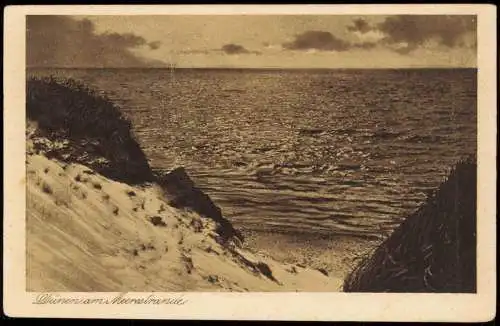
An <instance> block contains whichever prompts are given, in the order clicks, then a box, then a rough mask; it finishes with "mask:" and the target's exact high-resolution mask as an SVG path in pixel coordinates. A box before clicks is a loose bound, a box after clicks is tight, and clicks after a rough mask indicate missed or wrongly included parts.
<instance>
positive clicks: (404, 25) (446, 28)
mask: <svg viewBox="0 0 500 326" xmlns="http://www.w3.org/2000/svg"><path fill="white" fill-rule="evenodd" d="M347 30H349V31H351V32H361V33H363V34H366V33H368V32H370V31H378V32H380V33H381V34H382V35H384V36H383V37H382V38H381V40H380V43H381V44H383V45H385V46H388V47H389V48H391V49H393V50H394V51H396V52H398V53H400V54H408V53H410V52H412V51H414V50H416V49H417V48H419V47H421V46H422V45H424V43H426V42H427V41H431V40H432V41H436V42H437V43H438V44H439V45H441V46H445V47H449V48H453V47H462V46H467V45H466V40H465V38H466V36H467V35H469V36H470V35H471V34H474V33H475V32H476V18H475V16H450V15H399V16H390V17H387V18H386V19H385V20H384V21H382V22H381V23H379V24H377V25H374V26H372V25H370V24H368V23H367V22H366V21H365V20H363V19H356V20H354V21H353V25H351V26H348V27H347ZM472 42H473V46H474V47H475V38H474V40H472ZM370 46H371V45H370ZM469 46H470V45H469Z"/></svg>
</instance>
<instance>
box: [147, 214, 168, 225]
mask: <svg viewBox="0 0 500 326" xmlns="http://www.w3.org/2000/svg"><path fill="white" fill-rule="evenodd" d="M149 221H150V222H151V224H153V225H154V226H159V227H166V226H167V224H166V223H165V222H164V221H163V219H162V218H161V217H160V216H151V217H149Z"/></svg>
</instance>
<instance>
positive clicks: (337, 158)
mask: <svg viewBox="0 0 500 326" xmlns="http://www.w3.org/2000/svg"><path fill="white" fill-rule="evenodd" d="M28 75H29V76H33V75H34V76H49V75H52V76H55V77H65V78H73V79H76V80H79V81H82V82H84V83H85V84H86V85H88V86H89V87H91V88H94V89H96V90H98V91H99V92H100V93H102V94H104V95H106V96H107V97H109V98H110V99H111V100H112V101H114V102H115V103H116V104H117V105H119V106H120V107H121V108H122V110H123V111H124V112H125V114H126V115H127V116H128V117H129V118H130V119H131V121H132V123H133V128H134V134H135V136H136V138H137V140H138V142H139V143H140V144H141V146H142V148H143V150H144V152H145V153H146V155H147V157H148V158H149V160H150V164H151V166H152V167H153V168H155V169H158V170H162V169H163V170H169V169H172V168H175V167H179V166H183V167H185V169H186V170H187V172H188V173H189V175H190V176H191V177H192V179H193V180H194V181H195V182H196V184H197V185H198V186H199V187H200V188H201V189H202V190H204V191H205V192H206V193H207V194H208V195H209V196H210V197H211V198H212V199H213V200H214V202H215V203H216V204H217V205H218V206H220V207H221V209H222V212H223V214H224V215H225V216H226V217H227V218H228V219H230V220H231V221H232V223H233V224H234V225H235V226H236V227H237V228H240V229H242V230H243V231H244V232H248V233H249V234H250V233H252V232H257V233H259V232H260V233H262V232H264V233H269V234H282V235H295V236H297V235H298V236H303V237H313V238H318V237H322V236H330V237H331V236H334V237H337V238H339V237H352V238H357V239H360V241H364V240H366V239H374V238H380V237H381V236H382V235H387V234H390V232H391V231H392V230H393V229H394V228H395V227H397V226H398V225H399V224H400V223H401V221H402V220H403V219H404V218H405V217H406V216H407V215H408V214H410V213H411V212H413V211H414V210H415V209H417V208H418V206H419V205H420V204H421V203H422V202H423V201H424V200H425V198H426V196H427V194H428V193H429V192H430V191H432V190H433V189H435V188H436V187H437V186H438V185H439V184H440V183H441V182H442V181H443V180H444V179H445V177H446V175H447V174H448V172H449V171H450V169H451V168H452V167H453V165H454V164H455V163H456V162H457V161H459V160H460V159H462V158H464V157H467V156H468V155H473V154H475V153H476V149H477V105H476V102H477V71H476V69H390V70H384V69H377V70H371V69H358V70H356V69H345V70H342V69H340V70H339V69H337V70H327V69H325V70H320V69H313V70H308V69H299V70H279V69H29V70H28Z"/></svg>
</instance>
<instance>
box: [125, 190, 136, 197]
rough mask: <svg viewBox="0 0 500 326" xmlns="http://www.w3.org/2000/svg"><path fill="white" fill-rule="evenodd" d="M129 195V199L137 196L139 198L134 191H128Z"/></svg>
mask: <svg viewBox="0 0 500 326" xmlns="http://www.w3.org/2000/svg"><path fill="white" fill-rule="evenodd" d="M127 195H128V196H129V197H135V196H137V194H136V193H135V191H133V190H129V191H127Z"/></svg>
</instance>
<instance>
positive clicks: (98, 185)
mask: <svg viewBox="0 0 500 326" xmlns="http://www.w3.org/2000/svg"><path fill="white" fill-rule="evenodd" d="M92 186H93V187H94V188H95V189H102V186H101V184H100V183H98V182H94V183H93V184H92Z"/></svg>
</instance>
